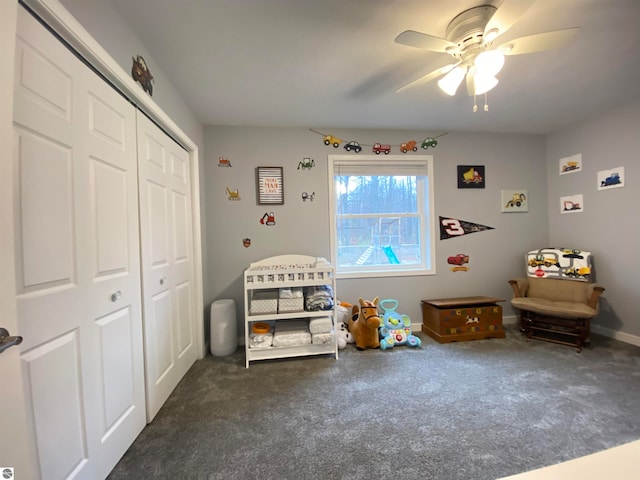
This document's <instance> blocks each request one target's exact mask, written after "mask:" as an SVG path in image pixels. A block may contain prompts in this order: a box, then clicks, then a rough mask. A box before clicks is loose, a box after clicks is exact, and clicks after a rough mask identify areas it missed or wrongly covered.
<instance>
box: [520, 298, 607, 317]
mask: <svg viewBox="0 0 640 480" xmlns="http://www.w3.org/2000/svg"><path fill="white" fill-rule="evenodd" d="M511 305H513V306H514V307H516V308H519V309H520V310H527V311H529V312H534V313H538V314H541V315H550V316H554V317H564V318H593V317H595V315H596V314H597V313H598V311H597V309H595V308H591V307H590V306H588V305H587V304H586V303H577V302H567V301H563V300H552V299H547V298H537V297H519V298H513V299H512V300H511Z"/></svg>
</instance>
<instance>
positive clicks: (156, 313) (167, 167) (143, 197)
mask: <svg viewBox="0 0 640 480" xmlns="http://www.w3.org/2000/svg"><path fill="white" fill-rule="evenodd" d="M138 172H139V191H140V235H141V242H142V278H143V285H142V294H143V309H144V343H145V374H146V386H147V420H148V421H149V422H150V421H151V420H152V419H153V417H155V415H156V413H158V410H160V407H161V406H162V405H163V403H164V402H165V400H166V399H167V397H169V395H170V394H171V392H172V391H173V389H174V388H175V387H176V385H177V384H178V382H179V381H180V380H181V379H182V377H183V376H184V375H185V373H187V371H188V370H189V368H190V367H191V365H193V363H194V362H195V360H196V344H195V330H194V328H195V306H194V265H193V234H192V232H193V228H192V212H191V185H190V178H191V175H190V171H189V155H188V153H187V152H186V151H185V150H184V149H182V148H181V147H180V146H179V145H178V144H177V143H175V142H174V141H173V140H172V139H171V138H170V137H168V136H167V135H166V134H165V133H164V132H162V130H160V129H159V128H158V127H157V126H156V125H155V124H154V123H152V122H151V121H150V120H149V119H148V118H147V117H145V116H144V115H143V114H142V113H140V112H138Z"/></svg>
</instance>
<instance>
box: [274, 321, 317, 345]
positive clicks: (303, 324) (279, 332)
mask: <svg viewBox="0 0 640 480" xmlns="http://www.w3.org/2000/svg"><path fill="white" fill-rule="evenodd" d="M309 343H311V333H310V332H309V322H307V320H306V319H298V320H278V321H277V322H276V331H275V333H274V334H273V346H274V347H293V346H296V345H308V344H309Z"/></svg>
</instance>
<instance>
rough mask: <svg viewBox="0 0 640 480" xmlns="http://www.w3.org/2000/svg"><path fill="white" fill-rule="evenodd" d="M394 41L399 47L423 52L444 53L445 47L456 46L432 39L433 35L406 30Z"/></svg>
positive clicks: (442, 39)
mask: <svg viewBox="0 0 640 480" xmlns="http://www.w3.org/2000/svg"><path fill="white" fill-rule="evenodd" d="M394 41H395V42H396V43H399V44H400V45H407V46H408V47H414V48H421V49H423V50H431V51H433V52H445V51H446V49H447V47H456V44H455V43H453V42H450V41H449V40H445V39H444V38H440V37H434V36H433V35H427V34H426V33H421V32H416V31H415V30H406V31H404V32H402V33H401V34H400V35H398V36H397V37H396V39H395V40H394Z"/></svg>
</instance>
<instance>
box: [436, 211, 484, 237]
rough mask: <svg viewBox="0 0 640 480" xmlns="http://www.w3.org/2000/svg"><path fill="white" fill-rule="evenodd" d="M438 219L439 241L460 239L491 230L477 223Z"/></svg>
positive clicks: (444, 218)
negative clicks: (463, 236)
mask: <svg viewBox="0 0 640 480" xmlns="http://www.w3.org/2000/svg"><path fill="white" fill-rule="evenodd" d="M439 218H440V240H447V239H449V238H454V237H461V236H462V235H468V234H470V233H476V232H482V231H483V230H493V227H488V226H486V225H479V224H477V223H472V222H467V221H465V220H457V219H455V218H449V217H439Z"/></svg>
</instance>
